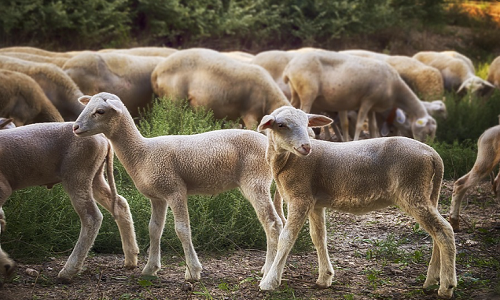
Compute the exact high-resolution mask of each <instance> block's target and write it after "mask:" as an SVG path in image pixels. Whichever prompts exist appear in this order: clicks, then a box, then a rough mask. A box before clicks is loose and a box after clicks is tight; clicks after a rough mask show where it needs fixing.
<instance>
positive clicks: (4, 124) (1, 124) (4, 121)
mask: <svg viewBox="0 0 500 300" xmlns="http://www.w3.org/2000/svg"><path fill="white" fill-rule="evenodd" d="M11 128H16V125H15V124H14V120H13V119H11V118H1V117H0V129H11Z"/></svg>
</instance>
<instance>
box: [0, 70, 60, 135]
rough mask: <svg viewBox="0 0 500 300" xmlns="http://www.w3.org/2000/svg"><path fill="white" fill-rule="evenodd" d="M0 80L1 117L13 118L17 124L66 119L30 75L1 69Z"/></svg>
mask: <svg viewBox="0 0 500 300" xmlns="http://www.w3.org/2000/svg"><path fill="white" fill-rule="evenodd" d="M0 82H1V83H2V84H0V117H5V118H12V119H13V120H14V124H15V125H16V126H21V125H26V124H31V123H40V122H63V121H64V120H63V118H62V116H61V114H60V113H59V111H58V110H57V109H56V108H55V107H54V105H53V104H52V102H50V100H49V99H47V97H46V96H45V94H44V93H43V90H42V88H41V87H40V86H39V85H38V84H37V83H36V82H35V81H34V80H33V79H32V78H31V77H29V76H28V75H25V74H22V73H19V72H13V71H9V70H3V69H0Z"/></svg>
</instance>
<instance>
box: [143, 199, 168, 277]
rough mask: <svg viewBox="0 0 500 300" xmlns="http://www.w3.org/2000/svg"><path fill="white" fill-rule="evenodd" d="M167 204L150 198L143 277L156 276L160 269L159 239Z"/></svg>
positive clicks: (161, 200)
mask: <svg viewBox="0 0 500 300" xmlns="http://www.w3.org/2000/svg"><path fill="white" fill-rule="evenodd" d="M167 209H168V205H167V202H166V201H165V200H163V199H159V198H151V219H150V220H149V257H148V262H147V263H146V266H145V267H144V269H143V270H142V274H143V275H151V276H156V272H158V270H160V268H161V250H160V239H161V235H162V234H163V228H164V227H165V219H166V217H167Z"/></svg>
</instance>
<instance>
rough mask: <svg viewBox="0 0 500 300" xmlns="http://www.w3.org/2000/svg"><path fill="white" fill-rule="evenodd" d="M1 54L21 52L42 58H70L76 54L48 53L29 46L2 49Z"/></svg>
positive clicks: (0, 49)
mask: <svg viewBox="0 0 500 300" xmlns="http://www.w3.org/2000/svg"><path fill="white" fill-rule="evenodd" d="M0 52H21V53H30V54H36V55H41V56H49V57H66V58H70V57H72V56H73V55H74V54H73V53H71V52H56V51H48V50H44V49H40V48H36V47H29V46H14V47H4V48H0Z"/></svg>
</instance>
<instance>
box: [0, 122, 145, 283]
mask: <svg viewBox="0 0 500 300" xmlns="http://www.w3.org/2000/svg"><path fill="white" fill-rule="evenodd" d="M0 154H1V157H2V159H1V160H0V225H1V226H0V232H3V231H5V224H6V222H5V213H4V211H3V210H2V206H3V204H4V203H5V201H6V200H7V198H8V197H9V196H10V195H11V194H12V192H14V191H17V190H20V189H24V188H26V187H30V186H47V187H48V188H51V187H52V186H53V185H55V184H57V183H62V185H63V187H64V190H65V191H66V192H67V193H68V195H69V197H70V199H71V203H72V204H73V207H74V208H75V211H76V212H77V213H78V215H79V216H80V221H81V224H82V225H81V231H80V236H79V238H78V242H77V243H76V245H75V248H74V249H73V252H72V253H71V255H70V257H69V258H68V260H67V262H66V264H65V265H64V267H63V268H62V270H61V271H60V272H59V274H58V280H59V281H61V282H70V281H71V279H72V277H73V276H74V275H76V274H77V273H78V272H79V271H80V270H81V268H82V266H83V263H84V260H85V257H86V256H87V253H88V251H89V249H90V248H91V246H92V244H93V242H94V240H95V237H96V236H97V233H98V231H99V227H100V226H101V222H102V219H103V216H102V213H101V212H100V210H99V209H98V207H97V205H96V203H95V201H97V202H98V203H99V204H101V205H102V206H103V207H104V208H105V209H106V210H108V211H109V212H110V213H111V214H112V215H113V217H114V218H115V221H116V223H117V225H118V229H119V231H120V235H121V238H122V246H123V251H124V253H125V266H126V267H129V268H134V267H136V266H137V257H138V254H139V248H138V246H137V243H136V238H135V233H134V226H133V221H132V216H131V214H130V209H129V206H128V204H127V201H126V200H125V198H123V197H122V196H120V195H118V194H117V193H116V187H115V183H114V178H113V151H112V148H111V146H110V144H109V142H108V141H107V139H106V138H105V137H104V136H103V135H95V136H91V137H85V138H78V137H76V136H75V135H74V134H73V123H70V122H59V123H39V124H32V125H26V126H21V127H18V128H13V129H9V130H0ZM104 170H106V176H107V178H108V181H109V184H108V183H107V182H106V180H105V178H104ZM94 200H95V201H94ZM47 230H50V228H48V229H47ZM14 266H15V263H14V261H13V260H12V259H10V258H9V256H8V255H7V253H5V252H3V251H2V250H1V248H0V273H1V274H3V275H4V276H6V277H8V276H9V275H10V274H12V272H14Z"/></svg>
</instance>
